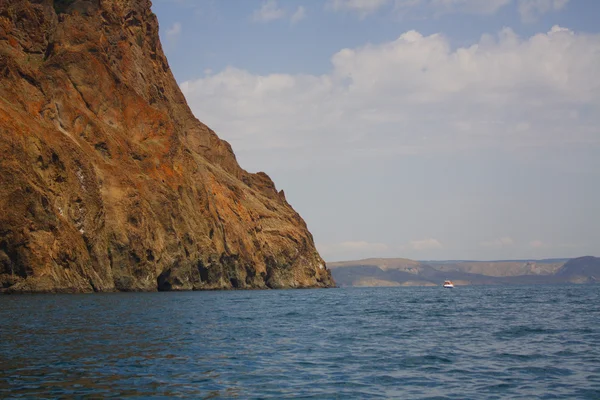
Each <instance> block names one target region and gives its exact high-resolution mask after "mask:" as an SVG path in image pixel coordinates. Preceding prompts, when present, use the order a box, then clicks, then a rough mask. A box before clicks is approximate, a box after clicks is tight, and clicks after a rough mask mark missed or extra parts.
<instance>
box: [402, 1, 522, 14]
mask: <svg viewBox="0 0 600 400" xmlns="http://www.w3.org/2000/svg"><path fill="white" fill-rule="evenodd" d="M511 2H512V0H396V2H395V9H396V10H398V11H400V12H402V13H410V12H412V11H414V10H415V9H417V8H418V9H420V10H421V11H425V12H427V13H428V14H429V13H430V14H433V15H435V16H440V15H443V14H454V13H466V14H494V13H495V12H496V11H498V10H499V9H501V8H502V7H504V6H506V5H508V4H510V3H511Z"/></svg>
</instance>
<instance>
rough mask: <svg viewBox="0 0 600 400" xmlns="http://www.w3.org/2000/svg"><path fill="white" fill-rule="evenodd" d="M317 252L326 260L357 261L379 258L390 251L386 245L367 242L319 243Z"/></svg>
mask: <svg viewBox="0 0 600 400" xmlns="http://www.w3.org/2000/svg"><path fill="white" fill-rule="evenodd" d="M316 246H317V250H318V251H319V253H320V254H321V256H322V257H323V258H325V260H330V259H332V258H338V257H340V255H341V259H346V260H349V259H356V258H365V257H379V256H381V254H382V253H383V252H385V251H386V250H389V247H388V245H386V244H385V243H372V242H367V241H348V242H341V243H317V244H316Z"/></svg>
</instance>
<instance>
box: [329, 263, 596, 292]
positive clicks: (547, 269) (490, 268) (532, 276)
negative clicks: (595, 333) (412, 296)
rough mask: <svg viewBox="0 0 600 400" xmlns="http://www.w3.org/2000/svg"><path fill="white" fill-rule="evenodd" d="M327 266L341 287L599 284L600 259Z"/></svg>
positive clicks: (335, 264) (333, 264)
mask: <svg viewBox="0 0 600 400" xmlns="http://www.w3.org/2000/svg"><path fill="white" fill-rule="evenodd" d="M328 266H329V268H330V270H331V272H332V274H333V277H334V279H335V281H336V282H337V284H338V285H339V286H341V287H344V286H359V287H364V286H369V287H376V286H434V285H441V284H442V283H443V282H444V280H445V279H451V280H452V281H453V282H454V284H455V285H457V286H463V285H502V284H504V285H514V284H556V283H575V284H591V283H599V282H600V258H598V257H593V256H585V257H578V258H572V259H569V258H552V259H541V260H535V259H531V260H494V261H475V260H441V261H432V260H429V261H417V260H410V259H406V258H368V259H363V260H355V261H341V262H331V263H328Z"/></svg>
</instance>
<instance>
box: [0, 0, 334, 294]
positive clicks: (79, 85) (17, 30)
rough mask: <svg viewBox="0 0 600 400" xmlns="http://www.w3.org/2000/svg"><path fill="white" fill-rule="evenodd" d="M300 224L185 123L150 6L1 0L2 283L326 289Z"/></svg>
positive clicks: (17, 286) (327, 281) (218, 144)
mask: <svg viewBox="0 0 600 400" xmlns="http://www.w3.org/2000/svg"><path fill="white" fill-rule="evenodd" d="M333 284H334V283H333V280H332V279H331V275H330V273H329V271H328V270H327V268H326V267H325V263H324V262H323V260H322V259H321V257H320V256H319V254H318V253H317V251H316V250H315V247H314V243H313V239H312V236H311V234H310V233H309V231H308V230H307V228H306V224H305V223H304V221H303V220H302V218H301V217H300V216H299V215H298V214H297V213H296V212H295V211H294V210H293V209H292V207H291V206H290V205H289V204H288V203H287V201H286V199H285V196H284V194H283V192H277V190H276V188H275V185H274V184H273V182H272V181H271V180H270V179H269V177H268V176H267V175H266V174H264V173H258V174H250V173H248V172H246V171H244V170H243V169H241V168H240V166H239V165H238V163H237V161H236V159H235V155H234V154H233V152H232V149H231V147H230V146H229V144H228V143H227V142H225V141H223V140H220V139H219V138H218V137H217V135H216V134H215V133H214V132H213V131H212V130H211V129H209V128H208V127H207V126H206V125H204V124H202V123H201V122H199V121H198V120H197V119H196V118H194V116H193V115H192V113H191V111H190V109H189V108H188V106H187V104H186V101H185V99H184V97H183V95H182V93H181V92H180V90H179V87H178V86H177V83H176V81H175V79H174V78H173V75H172V73H171V71H170V69H169V65H168V63H167V60H166V58H165V55H164V54H163V51H162V49H161V44H160V41H159V37H158V22H157V19H156V16H155V15H154V14H153V13H152V12H151V3H150V1H149V0H54V1H53V0H29V1H28V0H8V1H7V0H0V289H1V290H3V291H9V292H11V291H12V292H90V291H114V290H119V291H153V290H190V289H231V288H284V287H328V286H333Z"/></svg>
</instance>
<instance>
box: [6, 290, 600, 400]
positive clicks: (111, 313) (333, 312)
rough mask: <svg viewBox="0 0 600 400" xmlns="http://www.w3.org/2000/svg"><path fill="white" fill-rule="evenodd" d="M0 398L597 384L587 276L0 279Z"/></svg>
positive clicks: (352, 394)
mask: <svg viewBox="0 0 600 400" xmlns="http://www.w3.org/2000/svg"><path fill="white" fill-rule="evenodd" d="M0 398H8V399H11V398H14V399H20V398H28V399H29V398H48V399H55V398H69V399H70V398H164V399H170V398H199V399H202V398H205V399H220V398H223V399H237V398H239V399H284V398H298V399H600V285H590V286H577V285H556V286H553V285H547V286H466V287H456V288H454V289H443V288H441V287H391V288H338V289H326V290H323V289H321V290H267V291H220V292H178V293H174V292H172V293H112V294H81V295H10V296H9V295H4V296H0Z"/></svg>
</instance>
